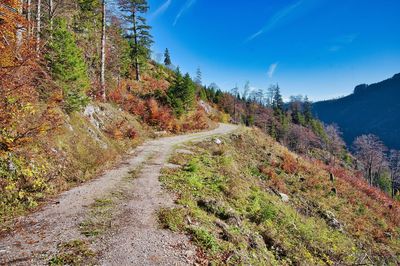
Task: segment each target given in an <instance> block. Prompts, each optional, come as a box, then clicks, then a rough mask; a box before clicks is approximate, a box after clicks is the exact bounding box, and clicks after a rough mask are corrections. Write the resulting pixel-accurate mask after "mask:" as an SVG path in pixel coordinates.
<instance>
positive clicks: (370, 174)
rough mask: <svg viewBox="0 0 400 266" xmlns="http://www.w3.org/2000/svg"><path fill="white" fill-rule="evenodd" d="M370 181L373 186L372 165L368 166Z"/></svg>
mask: <svg viewBox="0 0 400 266" xmlns="http://www.w3.org/2000/svg"><path fill="white" fill-rule="evenodd" d="M368 181H369V184H370V185H371V186H372V167H371V166H370V167H368Z"/></svg>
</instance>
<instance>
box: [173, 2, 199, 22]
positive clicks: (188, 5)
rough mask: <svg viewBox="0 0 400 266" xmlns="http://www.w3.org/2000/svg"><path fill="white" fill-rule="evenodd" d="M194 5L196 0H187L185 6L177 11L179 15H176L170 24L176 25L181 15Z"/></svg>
mask: <svg viewBox="0 0 400 266" xmlns="http://www.w3.org/2000/svg"><path fill="white" fill-rule="evenodd" d="M195 3H196V0H187V1H186V3H185V5H184V6H183V7H182V8H181V10H179V13H178V14H177V15H176V17H175V20H174V23H173V24H172V25H173V26H175V25H176V23H178V20H179V19H180V18H181V16H182V15H183V13H185V12H186V11H187V10H188V9H189V8H191V7H192V6H193V5H194V4H195Z"/></svg>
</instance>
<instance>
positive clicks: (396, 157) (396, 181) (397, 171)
mask: <svg viewBox="0 0 400 266" xmlns="http://www.w3.org/2000/svg"><path fill="white" fill-rule="evenodd" d="M389 167H390V179H391V183H392V198H394V196H395V194H396V191H397V190H399V187H400V151H398V150H391V151H390V154H389Z"/></svg>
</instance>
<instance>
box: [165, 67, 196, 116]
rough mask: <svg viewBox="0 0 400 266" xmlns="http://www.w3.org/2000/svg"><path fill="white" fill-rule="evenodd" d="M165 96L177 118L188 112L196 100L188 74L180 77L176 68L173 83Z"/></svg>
mask: <svg viewBox="0 0 400 266" xmlns="http://www.w3.org/2000/svg"><path fill="white" fill-rule="evenodd" d="M167 96H168V101H169V103H170V105H171V107H172V108H173V109H174V111H175V114H176V115H177V116H180V115H182V114H183V113H184V112H188V111H190V110H191V109H192V108H193V106H194V103H195V99H196V86H195V84H194V83H193V81H192V79H191V78H190V76H189V74H186V75H185V76H182V74H181V72H180V70H179V68H178V69H177V71H176V73H175V81H174V83H173V84H172V86H171V87H170V88H169V90H168V93H167Z"/></svg>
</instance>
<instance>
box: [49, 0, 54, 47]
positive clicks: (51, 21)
mask: <svg viewBox="0 0 400 266" xmlns="http://www.w3.org/2000/svg"><path fill="white" fill-rule="evenodd" d="M53 9H54V5H53V0H49V24H50V39H51V38H52V36H53Z"/></svg>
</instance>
